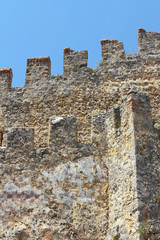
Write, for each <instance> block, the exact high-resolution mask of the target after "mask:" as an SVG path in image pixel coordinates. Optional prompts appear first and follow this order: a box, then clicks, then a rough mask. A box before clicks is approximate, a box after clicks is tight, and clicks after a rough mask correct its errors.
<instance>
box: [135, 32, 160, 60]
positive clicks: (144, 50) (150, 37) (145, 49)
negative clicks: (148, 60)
mask: <svg viewBox="0 0 160 240" xmlns="http://www.w3.org/2000/svg"><path fill="white" fill-rule="evenodd" d="M138 44H139V54H140V55H141V56H142V57H144V56H146V55H152V56H153V55H155V56H157V55H158V54H160V33H156V32H146V31H145V30H144V29H142V28H139V29H138ZM143 55H144V56H143Z"/></svg>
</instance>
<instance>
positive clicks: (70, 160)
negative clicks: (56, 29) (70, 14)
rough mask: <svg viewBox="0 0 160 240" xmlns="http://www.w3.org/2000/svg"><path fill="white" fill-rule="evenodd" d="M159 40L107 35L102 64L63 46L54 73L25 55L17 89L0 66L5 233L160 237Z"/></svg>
mask: <svg viewBox="0 0 160 240" xmlns="http://www.w3.org/2000/svg"><path fill="white" fill-rule="evenodd" d="M159 40H160V34H159V33H152V32H146V31H145V30H143V29H139V30H138V42H139V52H138V53H136V54H127V55H125V51H124V47H123V43H121V42H119V41H118V40H101V50H102V58H103V59H102V61H101V62H100V63H99V65H98V66H97V67H96V68H88V67H87V63H88V52H87V51H74V50H71V49H70V48H65V49H64V55H63V61H64V62H63V75H56V76H51V60H50V57H39V58H29V59H27V69H26V79H25V86H22V87H18V88H12V87H11V82H12V70H11V69H10V68H4V69H0V90H1V94H0V98H1V101H0V144H1V145H0V174H1V179H0V199H1V201H0V239H3V240H8V239H10V240H14V239H19V240H20V239H21V240H26V239H43V240H44V239H45V240H47V239H48V240H49V239H50V240H53V239H59V240H60V239H65V240H70V239H76V240H79V239H93V240H96V239H99V240H111V239H116V238H117V237H118V238H119V239H121V240H126V239H128V240H142V239H143V240H144V239H152V240H157V239H159V238H160V208H159V196H160V192H159V184H160V177H159V176H160V111H159V107H160V91H159V89H160V67H159V63H160V61H159V60H160V51H159V47H160V46H159ZM146 224H147V225H146ZM146 226H147V227H146ZM141 228H144V229H147V231H145V232H139V231H137V230H139V229H141Z"/></svg>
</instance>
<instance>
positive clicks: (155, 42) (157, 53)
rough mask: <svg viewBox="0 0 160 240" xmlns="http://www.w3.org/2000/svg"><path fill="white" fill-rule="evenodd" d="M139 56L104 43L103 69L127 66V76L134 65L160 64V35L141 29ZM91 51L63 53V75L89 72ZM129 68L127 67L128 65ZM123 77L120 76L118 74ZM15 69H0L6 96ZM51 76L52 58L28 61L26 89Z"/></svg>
mask: <svg viewBox="0 0 160 240" xmlns="http://www.w3.org/2000/svg"><path fill="white" fill-rule="evenodd" d="M138 45H139V52H138V54H128V55H125V51H124V46H123V43H122V42H119V41H118V40H107V39H103V40H101V52H102V62H101V64H100V66H105V67H106V68H108V71H110V72H113V71H114V70H113V69H112V65H113V64H115V63H117V66H118V65H121V64H123V67H125V69H124V70H125V72H128V71H131V70H132V66H131V61H132V63H133V62H134V65H135V68H136V65H137V67H139V64H141V65H143V63H144V62H146V61H147V59H152V60H154V61H159V58H160V33H156V32H147V31H145V30H144V29H142V28H139V29H138ZM87 64H88V51H87V50H83V51H74V50H72V49H70V48H64V53H63V75H64V77H67V78H68V77H69V76H70V74H71V73H72V74H74V73H79V71H81V70H84V69H87ZM124 64H125V65H124ZM115 73H116V75H117V76H116V77H119V76H118V75H119V72H116V71H115ZM12 76H13V74H12V69H10V68H4V69H0V86H1V89H2V92H4V91H8V90H9V89H10V88H11V84H12ZM50 76H51V60H50V57H36V58H28V59H27V67H26V77H25V87H27V86H29V85H31V84H32V83H33V84H34V83H36V82H37V81H39V80H41V79H48V78H49V77H50Z"/></svg>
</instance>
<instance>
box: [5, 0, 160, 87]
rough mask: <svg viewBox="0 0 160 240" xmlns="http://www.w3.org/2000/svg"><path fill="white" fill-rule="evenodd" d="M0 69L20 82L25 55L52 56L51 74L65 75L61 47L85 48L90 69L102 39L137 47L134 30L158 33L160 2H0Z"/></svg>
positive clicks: (128, 49)
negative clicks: (4, 69)
mask: <svg viewBox="0 0 160 240" xmlns="http://www.w3.org/2000/svg"><path fill="white" fill-rule="evenodd" d="M0 8H1V14H0V29H1V37H0V53H1V54H0V68H3V67H11V68H12V70H13V75H14V77H13V83H12V85H13V86H22V85H24V80H25V71H26V62H27V58H30V57H39V56H50V57H51V62H52V75H56V74H62V73H63V48H65V47H70V48H71V49H74V50H88V53H89V61H88V66H89V67H96V62H98V61H99V59H101V46H100V40H101V39H117V40H119V41H122V42H123V43H124V48H125V51H126V53H136V52H137V51H138V43H137V29H138V28H144V29H145V30H147V31H155V32H160V14H159V9H160V0H80V1H79V0H0Z"/></svg>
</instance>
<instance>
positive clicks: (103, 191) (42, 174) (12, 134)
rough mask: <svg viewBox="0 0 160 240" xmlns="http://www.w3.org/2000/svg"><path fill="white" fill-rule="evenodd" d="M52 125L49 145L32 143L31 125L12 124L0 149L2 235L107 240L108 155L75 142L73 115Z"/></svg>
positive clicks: (0, 215)
mask: <svg viewBox="0 0 160 240" xmlns="http://www.w3.org/2000/svg"><path fill="white" fill-rule="evenodd" d="M99 119H100V117H99ZM49 126H50V127H49V136H50V137H49V143H48V147H47V148H43V149H34V148H33V138H34V132H33V129H31V128H11V129H9V130H8V133H7V146H6V148H4V147H1V148H0V172H1V176H2V177H1V185H0V197H1V200H2V201H1V203H0V206H1V210H0V238H2V239H8V238H10V239H17V238H18V239H20V238H21V239H25V238H28V239H37V240H38V239H43V238H44V239H45V238H47V237H50V239H68V240H69V239H81V238H85V239H91V238H93V239H97V240H98V239H105V236H106V231H107V222H108V219H107V213H108V202H107V189H108V174H107V168H106V166H105V162H104V159H102V156H101V155H100V156H99V157H98V154H96V157H95V155H94V154H93V152H94V150H92V147H91V145H85V144H83V143H79V142H77V138H76V136H77V124H76V121H75V118H74V117H73V116H71V115H69V116H65V115H63V116H59V117H56V116H53V117H52V118H51V119H50V124H49ZM94 129H95V130H96V126H95V125H94ZM101 154H102V153H101ZM103 158H104V155H103ZM53 226H54V228H53Z"/></svg>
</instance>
